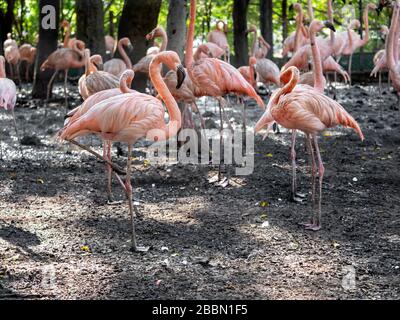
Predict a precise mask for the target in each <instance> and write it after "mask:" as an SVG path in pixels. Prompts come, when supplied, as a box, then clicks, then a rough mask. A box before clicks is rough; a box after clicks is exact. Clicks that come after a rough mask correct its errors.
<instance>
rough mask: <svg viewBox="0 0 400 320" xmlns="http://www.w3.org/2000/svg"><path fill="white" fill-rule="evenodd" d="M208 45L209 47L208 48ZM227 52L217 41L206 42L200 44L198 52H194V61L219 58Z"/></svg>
mask: <svg viewBox="0 0 400 320" xmlns="http://www.w3.org/2000/svg"><path fill="white" fill-rule="evenodd" d="M206 47H207V49H206ZM224 54H225V51H224V50H223V49H221V48H220V47H219V46H217V45H216V44H215V43H212V42H206V43H204V44H202V45H200V46H199V47H198V48H197V49H196V52H195V53H194V54H193V59H194V61H197V60H200V59H204V58H216V59H219V58H221V57H222V56H223V55H224Z"/></svg>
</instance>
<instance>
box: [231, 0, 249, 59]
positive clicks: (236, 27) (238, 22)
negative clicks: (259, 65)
mask: <svg viewBox="0 0 400 320" xmlns="http://www.w3.org/2000/svg"><path fill="white" fill-rule="evenodd" d="M249 2H250V0H234V1H233V37H234V38H233V43H234V46H235V65H236V66H243V65H247V64H248V59H249V48H248V41H247V34H246V30H247V10H248V7H249Z"/></svg>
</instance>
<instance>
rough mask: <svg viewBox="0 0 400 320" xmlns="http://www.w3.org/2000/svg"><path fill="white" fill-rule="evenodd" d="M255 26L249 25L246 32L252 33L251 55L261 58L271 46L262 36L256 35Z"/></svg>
mask: <svg viewBox="0 0 400 320" xmlns="http://www.w3.org/2000/svg"><path fill="white" fill-rule="evenodd" d="M257 31H258V30H257V27H256V26H251V27H250V28H249V29H248V30H247V31H246V33H250V32H252V33H254V40H253V47H252V50H251V56H254V57H255V58H256V59H263V58H265V57H266V56H267V54H268V51H269V50H270V49H271V46H270V45H269V43H268V42H267V41H265V39H264V38H263V37H262V36H257Z"/></svg>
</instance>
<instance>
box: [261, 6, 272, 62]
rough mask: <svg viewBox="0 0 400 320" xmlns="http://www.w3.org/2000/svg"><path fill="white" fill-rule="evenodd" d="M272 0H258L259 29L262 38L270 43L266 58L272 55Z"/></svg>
mask: <svg viewBox="0 0 400 320" xmlns="http://www.w3.org/2000/svg"><path fill="white" fill-rule="evenodd" d="M272 8H273V1H272V0H260V29H261V34H262V36H263V37H264V39H265V40H266V41H267V42H268V43H269V44H270V45H271V50H269V52H268V58H270V59H271V58H272V57H273V55H274V26H273V23H272V15H273V10H272Z"/></svg>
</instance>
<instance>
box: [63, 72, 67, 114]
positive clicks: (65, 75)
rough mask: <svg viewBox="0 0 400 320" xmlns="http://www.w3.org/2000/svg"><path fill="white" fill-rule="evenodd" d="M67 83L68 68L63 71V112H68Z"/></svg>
mask: <svg viewBox="0 0 400 320" xmlns="http://www.w3.org/2000/svg"><path fill="white" fill-rule="evenodd" d="M67 83H68V69H67V70H65V72H64V99H65V113H68V95H67Z"/></svg>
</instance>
